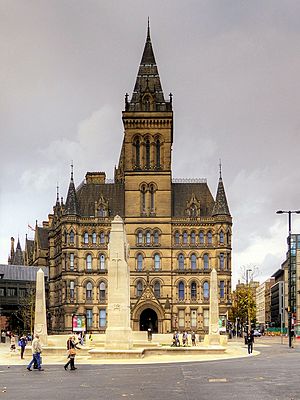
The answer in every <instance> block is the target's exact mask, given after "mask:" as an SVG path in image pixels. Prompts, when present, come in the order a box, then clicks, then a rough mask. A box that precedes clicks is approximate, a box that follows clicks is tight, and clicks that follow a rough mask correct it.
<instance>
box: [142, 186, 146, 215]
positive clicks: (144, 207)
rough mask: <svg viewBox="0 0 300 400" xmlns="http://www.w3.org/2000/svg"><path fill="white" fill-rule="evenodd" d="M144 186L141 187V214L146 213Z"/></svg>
mask: <svg viewBox="0 0 300 400" xmlns="http://www.w3.org/2000/svg"><path fill="white" fill-rule="evenodd" d="M146 192H147V188H146V185H142V187H141V211H142V213H145V212H146Z"/></svg>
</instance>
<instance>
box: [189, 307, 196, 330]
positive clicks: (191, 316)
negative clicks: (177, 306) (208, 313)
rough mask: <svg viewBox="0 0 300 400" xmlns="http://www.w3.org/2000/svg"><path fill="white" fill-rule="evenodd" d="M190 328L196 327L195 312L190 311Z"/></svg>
mask: <svg viewBox="0 0 300 400" xmlns="http://www.w3.org/2000/svg"><path fill="white" fill-rule="evenodd" d="M190 318H191V328H196V327H197V310H191V315H190Z"/></svg>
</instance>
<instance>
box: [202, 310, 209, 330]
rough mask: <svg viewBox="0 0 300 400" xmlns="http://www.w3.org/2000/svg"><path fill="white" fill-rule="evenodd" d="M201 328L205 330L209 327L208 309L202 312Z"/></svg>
mask: <svg viewBox="0 0 300 400" xmlns="http://www.w3.org/2000/svg"><path fill="white" fill-rule="evenodd" d="M203 326H204V327H205V328H208V327H209V310H208V309H204V310H203Z"/></svg>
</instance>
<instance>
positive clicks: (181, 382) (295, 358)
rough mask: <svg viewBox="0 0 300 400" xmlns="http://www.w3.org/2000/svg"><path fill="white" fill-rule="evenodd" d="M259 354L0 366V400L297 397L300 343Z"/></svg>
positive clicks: (293, 399)
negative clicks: (40, 367)
mask: <svg viewBox="0 0 300 400" xmlns="http://www.w3.org/2000/svg"><path fill="white" fill-rule="evenodd" d="M259 351H260V352H261V354H260V355H258V356H249V357H247V358H241V359H231V360H223V361H208V362H192V363H172V364H148V365H147V364H145V365H78V369H77V370H76V371H64V369H63V366H62V365H49V366H47V365H45V366H44V367H45V371H44V372H38V371H32V372H29V371H27V370H26V368H24V367H23V366H10V367H7V366H5V367H4V366H0V400H2V399H5V400H18V399H28V400H29V399H30V400H56V399H59V400H96V399H103V400H117V399H124V398H125V399H126V398H128V399H133V400H148V399H149V400H150V399H155V400H165V399H168V400H169V399H172V400H177V399H178V400H179V399H180V400H208V399H220V400H227V399H228V400H229V399H230V400H233V399H242V400H253V399H255V400H260V399H262V400H277V399H278V400H300V347H299V348H296V349H289V348H288V347H287V346H286V345H281V344H279V343H274V344H272V345H270V346H263V347H260V348H259Z"/></svg>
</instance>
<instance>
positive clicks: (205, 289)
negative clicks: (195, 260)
mask: <svg viewBox="0 0 300 400" xmlns="http://www.w3.org/2000/svg"><path fill="white" fill-rule="evenodd" d="M203 297H204V300H208V299H209V283H208V282H204V283H203Z"/></svg>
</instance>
